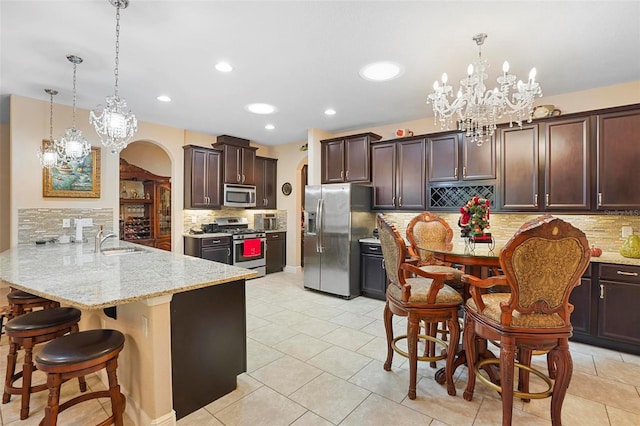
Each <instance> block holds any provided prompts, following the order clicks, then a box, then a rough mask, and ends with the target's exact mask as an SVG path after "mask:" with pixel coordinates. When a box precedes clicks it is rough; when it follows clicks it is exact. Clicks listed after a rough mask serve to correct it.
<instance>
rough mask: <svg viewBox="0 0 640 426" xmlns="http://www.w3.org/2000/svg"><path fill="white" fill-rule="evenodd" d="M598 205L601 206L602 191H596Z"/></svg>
mask: <svg viewBox="0 0 640 426" xmlns="http://www.w3.org/2000/svg"><path fill="white" fill-rule="evenodd" d="M598 207H602V192H598Z"/></svg>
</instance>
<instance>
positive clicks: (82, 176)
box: [42, 141, 100, 198]
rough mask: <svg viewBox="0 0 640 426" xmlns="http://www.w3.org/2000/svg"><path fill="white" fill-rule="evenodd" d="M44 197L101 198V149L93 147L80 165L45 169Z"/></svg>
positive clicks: (43, 175)
mask: <svg viewBox="0 0 640 426" xmlns="http://www.w3.org/2000/svg"><path fill="white" fill-rule="evenodd" d="M42 143H43V144H44V143H45V141H43V142H42ZM42 196H43V197H62V198H100V148H98V147H92V148H91V152H90V153H89V155H87V157H86V158H85V159H84V160H83V161H82V162H80V163H74V164H67V163H64V164H62V165H61V166H60V167H52V168H51V169H47V168H43V169H42Z"/></svg>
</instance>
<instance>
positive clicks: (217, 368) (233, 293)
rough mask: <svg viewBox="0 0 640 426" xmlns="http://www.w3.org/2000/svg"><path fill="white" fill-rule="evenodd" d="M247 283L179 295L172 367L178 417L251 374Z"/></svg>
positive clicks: (175, 299) (173, 307) (173, 316)
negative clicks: (248, 360)
mask: <svg viewBox="0 0 640 426" xmlns="http://www.w3.org/2000/svg"><path fill="white" fill-rule="evenodd" d="M246 346H247V340H246V307H245V282H244V280H239V281H233V282H229V283H226V284H219V285H214V286H211V287H205V288H202V289H197V290H192V291H187V292H184V293H176V294H174V295H173V299H172V301H171V366H172V382H173V409H174V410H175V412H176V418H177V419H180V418H182V417H185V416H186V415H188V414H190V413H192V412H194V411H196V410H198V409H199V408H202V407H204V406H205V405H207V404H209V403H211V402H213V401H215V400H216V399H218V398H220V397H221V396H223V395H226V394H227V393H229V392H231V391H233V390H234V389H235V388H236V386H237V376H238V375H239V374H241V373H244V372H245V371H246V370H247V356H246V353H247V350H246Z"/></svg>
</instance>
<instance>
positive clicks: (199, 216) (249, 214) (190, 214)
mask: <svg viewBox="0 0 640 426" xmlns="http://www.w3.org/2000/svg"><path fill="white" fill-rule="evenodd" d="M256 213H276V214H277V216H278V229H280V230H286V229H287V211H286V210H247V209H238V208H230V207H222V208H221V209H220V210H184V233H185V234H188V233H189V229H190V228H192V227H200V226H202V225H203V224H205V223H213V222H214V220H215V219H216V218H218V217H246V218H247V220H248V221H249V228H253V226H254V225H253V220H254V214H256Z"/></svg>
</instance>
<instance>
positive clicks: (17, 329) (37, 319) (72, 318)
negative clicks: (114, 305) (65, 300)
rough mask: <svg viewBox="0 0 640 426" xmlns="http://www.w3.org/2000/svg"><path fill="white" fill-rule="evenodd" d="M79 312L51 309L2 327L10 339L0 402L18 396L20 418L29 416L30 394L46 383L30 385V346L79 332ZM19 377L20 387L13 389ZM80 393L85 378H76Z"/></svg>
mask: <svg viewBox="0 0 640 426" xmlns="http://www.w3.org/2000/svg"><path fill="white" fill-rule="evenodd" d="M79 321H80V311H79V310H78V309H75V308H51V309H44V310H40V311H35V312H30V313H26V314H24V315H20V316H19V317H17V318H14V319H12V320H11V321H9V322H7V324H6V325H5V333H6V334H7V337H8V338H9V354H8V355H7V372H6V376H5V382H4V393H3V395H2V403H3V404H6V403H8V402H9V401H10V400H11V395H20V396H21V398H22V399H21V406H20V419H21V420H24V419H26V418H27V417H29V401H30V398H31V394H32V393H35V392H40V391H43V390H45V389H47V386H46V385H45V384H41V385H37V386H32V385H31V378H32V375H33V371H35V370H36V368H35V365H34V364H33V347H34V346H35V345H36V344H38V343H44V342H49V341H51V340H53V339H55V338H57V337H61V336H64V335H65V334H69V333H77V332H78V322H79ZM20 348H24V351H25V354H24V362H23V364H22V370H21V371H19V372H17V373H16V360H17V352H18V350H19V349H20ZM20 378H22V384H21V385H20V386H16V385H15V382H17V381H18V380H19V379H20ZM78 381H79V383H80V390H81V391H82V392H84V391H86V389H87V385H86V383H85V380H84V377H81V378H79V380H78Z"/></svg>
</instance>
